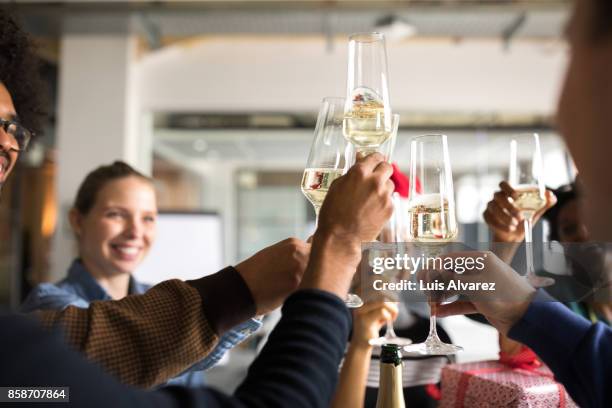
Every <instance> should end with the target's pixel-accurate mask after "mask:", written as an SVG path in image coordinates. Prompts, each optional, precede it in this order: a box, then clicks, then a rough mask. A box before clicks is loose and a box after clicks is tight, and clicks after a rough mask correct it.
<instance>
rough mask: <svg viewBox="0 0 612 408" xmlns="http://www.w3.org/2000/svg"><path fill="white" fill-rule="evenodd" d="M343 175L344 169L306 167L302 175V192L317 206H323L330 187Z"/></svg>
mask: <svg viewBox="0 0 612 408" xmlns="http://www.w3.org/2000/svg"><path fill="white" fill-rule="evenodd" d="M341 175H342V169H306V170H304V176H303V177H302V193H304V195H305V196H306V198H307V199H308V201H310V202H311V203H312V205H313V206H315V208H318V207H321V205H322V204H323V200H325V196H326V195H327V191H328V190H329V187H330V186H331V184H332V183H333V181H334V180H335V179H337V178H338V177H340V176H341Z"/></svg>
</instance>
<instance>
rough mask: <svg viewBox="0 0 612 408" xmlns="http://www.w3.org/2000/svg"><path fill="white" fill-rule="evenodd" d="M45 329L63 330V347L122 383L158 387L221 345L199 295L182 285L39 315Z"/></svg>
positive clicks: (171, 284)
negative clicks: (80, 353)
mask: <svg viewBox="0 0 612 408" xmlns="http://www.w3.org/2000/svg"><path fill="white" fill-rule="evenodd" d="M36 315H37V316H38V317H39V318H40V320H41V321H42V323H43V325H44V326H46V327H52V326H55V325H60V326H61V327H62V328H63V332H64V338H65V341H66V342H67V343H68V344H70V345H71V346H72V347H73V348H75V349H77V350H79V351H81V352H83V353H84V354H85V355H86V356H87V358H88V359H90V360H92V361H95V362H97V363H99V364H100V365H102V366H103V367H104V368H105V369H106V370H107V371H108V372H110V373H112V374H113V375H115V376H116V377H117V378H119V379H120V380H121V382H123V383H126V384H131V385H137V386H140V387H151V386H153V385H156V384H160V383H163V382H165V381H166V380H168V379H169V378H172V377H174V376H175V375H177V374H179V373H181V372H182V371H184V370H185V369H187V368H189V367H190V366H191V365H193V364H194V363H196V362H197V361H199V360H201V359H202V358H204V357H205V356H206V355H207V354H208V353H209V352H210V350H212V348H213V347H214V346H215V344H216V343H217V341H218V336H217V335H216V334H215V332H214V331H213V330H212V328H211V327H210V325H209V323H208V321H207V319H206V317H205V316H204V314H203V313H202V303H201V299H200V296H199V294H198V291H197V290H196V289H194V288H193V287H192V286H190V285H188V284H186V283H184V282H181V281H179V280H172V281H166V282H163V283H160V284H159V285H157V286H155V287H153V288H151V289H150V290H149V291H148V292H147V293H146V294H144V295H138V296H128V297H126V298H124V299H121V300H118V301H102V302H92V303H91V305H90V306H89V308H87V309H81V308H77V307H74V306H70V307H68V308H66V309H64V310H62V311H41V312H37V313H36Z"/></svg>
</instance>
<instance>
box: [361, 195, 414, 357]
mask: <svg viewBox="0 0 612 408" xmlns="http://www.w3.org/2000/svg"><path fill="white" fill-rule="evenodd" d="M399 200H400V198H399V195H398V194H397V193H393V216H392V217H391V219H390V220H389V222H388V223H387V225H386V226H385V229H386V230H388V231H385V232H388V233H382V234H381V235H380V236H381V242H386V240H387V239H391V242H395V243H397V242H400V236H401V232H400V230H401V229H402V227H403V226H404V225H403V224H402V222H401V215H400V209H401V206H400V201H399ZM385 238H387V239H385ZM397 249H399V247H397ZM396 253H397V251H396ZM394 273H395V276H394V277H396V278H399V277H400V271H397V270H396V271H394ZM369 343H370V345H372V346H379V347H382V346H384V345H385V344H396V345H398V346H407V345H409V344H412V340H410V339H409V338H406V337H399V336H398V335H397V334H396V333H395V329H393V320H387V325H386V327H385V334H384V335H383V336H381V337H379V338H377V339H371V340H370V341H369Z"/></svg>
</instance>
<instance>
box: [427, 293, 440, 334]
mask: <svg viewBox="0 0 612 408" xmlns="http://www.w3.org/2000/svg"><path fill="white" fill-rule="evenodd" d="M429 307H430V309H431V312H430V314H429V334H428V335H427V340H426V341H432V340H433V341H436V342H439V341H440V338H439V337H438V329H437V328H436V307H437V304H436V303H434V302H430V303H429Z"/></svg>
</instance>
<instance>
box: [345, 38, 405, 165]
mask: <svg viewBox="0 0 612 408" xmlns="http://www.w3.org/2000/svg"><path fill="white" fill-rule="evenodd" d="M392 130H393V117H392V112H391V103H390V101H389V84H388V74H387V51H386V48H385V37H384V36H383V35H382V34H380V33H358V34H353V35H351V36H350V37H349V55H348V77H347V93H346V102H345V107H344V136H345V137H346V139H347V140H348V141H349V142H351V143H352V144H353V145H354V146H355V148H356V150H357V152H362V153H364V154H370V153H372V152H374V151H376V150H377V148H378V147H379V146H381V145H382V144H383V143H384V142H385V141H386V140H387V139H388V138H389V137H390V136H391V133H392Z"/></svg>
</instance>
